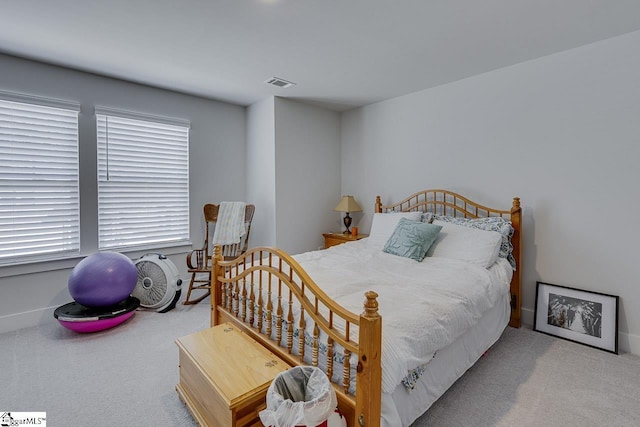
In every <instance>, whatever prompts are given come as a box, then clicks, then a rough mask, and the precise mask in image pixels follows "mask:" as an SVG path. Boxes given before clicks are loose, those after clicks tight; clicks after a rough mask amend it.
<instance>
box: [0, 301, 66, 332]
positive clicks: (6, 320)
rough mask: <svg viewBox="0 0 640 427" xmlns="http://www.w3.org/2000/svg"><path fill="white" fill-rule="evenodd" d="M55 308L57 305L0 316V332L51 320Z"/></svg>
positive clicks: (52, 319)
mask: <svg viewBox="0 0 640 427" xmlns="http://www.w3.org/2000/svg"><path fill="white" fill-rule="evenodd" d="M56 308H58V307H57V306H53V307H46V308H41V309H38V310H31V311H24V312H22V313H15V314H9V315H7V316H0V334H2V333H5V332H11V331H17V330H18V329H23V328H29V327H32V326H37V325H42V324H45V323H50V322H53V321H55V319H54V317H53V312H54V311H55V309H56Z"/></svg>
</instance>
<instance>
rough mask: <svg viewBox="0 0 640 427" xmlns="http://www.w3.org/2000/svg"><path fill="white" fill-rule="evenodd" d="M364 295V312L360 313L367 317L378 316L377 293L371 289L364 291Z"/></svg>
mask: <svg viewBox="0 0 640 427" xmlns="http://www.w3.org/2000/svg"><path fill="white" fill-rule="evenodd" d="M364 296H365V297H366V301H365V302H364V313H362V315H363V316H364V317H367V318H369V319H373V318H376V317H380V315H379V314H378V300H377V298H378V294H377V293H375V292H373V291H368V292H365V294H364Z"/></svg>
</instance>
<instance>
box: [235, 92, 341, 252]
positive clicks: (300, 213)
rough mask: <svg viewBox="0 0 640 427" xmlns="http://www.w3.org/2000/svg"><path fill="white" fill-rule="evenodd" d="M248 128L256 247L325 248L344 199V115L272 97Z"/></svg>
mask: <svg viewBox="0 0 640 427" xmlns="http://www.w3.org/2000/svg"><path fill="white" fill-rule="evenodd" d="M247 127H248V131H247V147H248V148H247V159H248V160H247V199H248V200H252V201H254V203H256V214H255V219H254V222H253V225H252V228H251V246H276V247H278V248H281V249H284V250H285V251H287V252H289V253H300V252H306V251H310V250H315V249H317V248H318V247H320V246H322V245H323V239H322V233H323V232H326V231H330V230H332V229H334V228H335V226H334V221H335V219H336V217H335V215H332V214H333V212H332V209H333V207H334V206H335V204H337V203H338V201H339V200H340V153H341V151H340V115H339V114H338V113H336V112H334V111H329V110H326V109H323V108H320V107H315V106H310V105H306V104H302V103H299V102H297V101H292V100H287V99H283V98H274V97H270V98H268V99H265V100H262V101H259V102H257V103H255V104H253V105H251V106H250V107H249V108H248V117H247ZM254 233H255V234H254Z"/></svg>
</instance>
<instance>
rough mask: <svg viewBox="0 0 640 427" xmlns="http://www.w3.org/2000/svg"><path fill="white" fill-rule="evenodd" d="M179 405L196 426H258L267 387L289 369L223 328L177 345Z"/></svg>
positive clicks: (242, 336)
mask: <svg viewBox="0 0 640 427" xmlns="http://www.w3.org/2000/svg"><path fill="white" fill-rule="evenodd" d="M176 344H177V345H178V350H179V356H180V382H179V383H178V385H177V386H176V390H177V392H178V395H179V396H180V399H181V400H182V401H183V402H184V404H185V406H186V407H187V409H188V410H189V412H190V413H191V415H192V416H193V418H194V419H195V420H196V422H197V423H198V424H200V425H201V426H216V427H226V426H253V425H261V423H260V418H259V416H258V413H259V412H260V411H261V410H262V409H264V408H265V407H266V402H265V397H266V393H267V389H268V388H269V385H270V384H271V381H272V380H273V379H274V378H275V377H276V376H277V375H278V374H279V373H280V372H283V371H286V370H287V369H289V368H290V366H289V365H288V364H287V363H285V362H284V361H283V360H281V359H280V358H278V357H277V356H276V355H274V354H272V353H271V352H269V351H268V350H267V349H266V348H264V347H263V346H262V345H260V344H259V343H258V342H257V341H255V340H254V339H252V338H251V337H249V336H248V335H247V334H245V333H243V332H242V331H241V330H240V329H238V328H237V327H235V326H233V325H231V324H229V323H224V324H221V325H218V326H215V327H213V328H209V329H205V330H203V331H200V332H196V333H193V334H191V335H187V336H185V337H182V338H179V339H178V340H176Z"/></svg>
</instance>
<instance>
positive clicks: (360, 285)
mask: <svg viewBox="0 0 640 427" xmlns="http://www.w3.org/2000/svg"><path fill="white" fill-rule="evenodd" d="M294 258H295V259H296V260H297V261H298V262H299V263H300V264H301V266H302V267H303V268H304V269H305V271H306V272H307V273H308V274H309V275H310V276H311V277H312V278H313V280H314V281H315V282H316V283H317V284H318V285H319V286H320V287H321V288H322V289H323V290H324V291H325V292H326V293H327V294H328V295H329V296H331V297H332V298H333V299H335V300H336V301H337V302H338V303H340V304H341V305H342V306H344V307H345V308H347V309H348V310H351V311H353V312H355V313H359V312H361V311H362V303H363V299H364V293H365V292H366V291H368V290H374V291H375V292H377V293H378V294H379V298H378V302H379V312H380V314H381V315H382V324H383V337H382V338H383V344H382V345H383V350H382V367H383V369H382V370H383V372H382V390H383V393H388V394H389V393H392V392H394V390H395V389H396V388H397V386H398V385H399V384H401V382H402V380H403V378H405V377H406V376H407V374H408V373H409V371H411V370H412V369H415V368H417V367H420V366H423V365H426V364H429V363H430V362H431V360H432V359H433V356H434V354H436V352H437V351H438V350H441V349H443V348H445V347H447V346H449V345H451V344H452V343H453V342H454V341H455V340H456V339H457V338H458V337H460V336H461V335H463V334H464V333H465V332H466V331H467V330H469V328H472V327H473V326H475V325H476V324H477V323H478V322H479V321H480V319H481V318H482V316H483V314H484V313H486V312H487V311H489V310H490V309H492V308H493V307H494V306H496V304H501V303H502V301H504V299H505V296H506V297H507V298H508V295H509V282H510V280H511V274H512V271H511V267H510V266H509V264H508V262H506V260H504V259H499V262H497V263H496V264H494V266H492V267H491V268H490V269H485V268H482V267H479V266H477V265H474V264H471V263H467V262H465V261H459V260H453V259H447V258H436V257H433V258H427V259H425V260H424V261H423V262H421V263H419V262H416V261H414V260H411V259H407V258H402V257H398V256H395V255H390V254H386V253H384V252H382V251H381V250H380V249H379V248H377V247H375V246H373V245H369V244H368V242H367V239H362V240H360V241H357V242H350V243H345V244H342V245H338V246H334V247H331V248H329V249H326V250H323V251H314V252H307V253H304V254H300V255H296V256H295V257H294ZM390 284H391V285H390ZM353 332H354V333H355V332H356V331H353Z"/></svg>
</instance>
